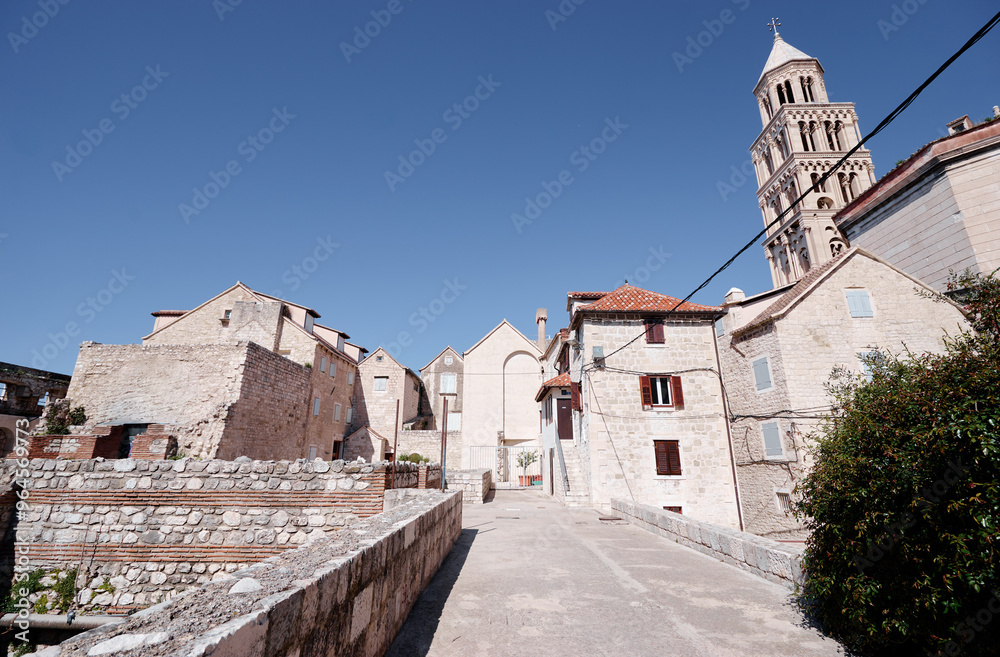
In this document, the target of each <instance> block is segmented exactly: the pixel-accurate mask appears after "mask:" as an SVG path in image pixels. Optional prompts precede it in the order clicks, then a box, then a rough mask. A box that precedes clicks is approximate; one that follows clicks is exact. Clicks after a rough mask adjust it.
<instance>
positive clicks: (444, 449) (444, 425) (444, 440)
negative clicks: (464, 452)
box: [441, 397, 448, 491]
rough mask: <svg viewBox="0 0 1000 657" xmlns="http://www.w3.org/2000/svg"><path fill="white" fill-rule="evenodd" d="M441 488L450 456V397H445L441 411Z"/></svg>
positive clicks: (442, 487) (442, 488)
mask: <svg viewBox="0 0 1000 657" xmlns="http://www.w3.org/2000/svg"><path fill="white" fill-rule="evenodd" d="M441 415H442V420H441V490H442V491H443V490H444V484H445V460H446V459H447V458H448V398H447V397H445V398H444V411H442V413H441Z"/></svg>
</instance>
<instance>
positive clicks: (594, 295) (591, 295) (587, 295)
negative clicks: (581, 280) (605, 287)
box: [566, 292, 607, 299]
mask: <svg viewBox="0 0 1000 657" xmlns="http://www.w3.org/2000/svg"><path fill="white" fill-rule="evenodd" d="M605 294H607V292H567V293H566V296H568V297H574V298H576V299H600V298H601V297H603V296H604V295H605Z"/></svg>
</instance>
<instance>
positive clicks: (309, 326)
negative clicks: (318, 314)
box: [302, 313, 315, 333]
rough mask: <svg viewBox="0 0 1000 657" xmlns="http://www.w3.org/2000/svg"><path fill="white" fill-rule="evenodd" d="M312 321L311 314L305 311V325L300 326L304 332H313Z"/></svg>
mask: <svg viewBox="0 0 1000 657" xmlns="http://www.w3.org/2000/svg"><path fill="white" fill-rule="evenodd" d="M314 321H315V320H314V319H313V316H312V315H310V314H308V313H307V314H306V321H305V325H304V326H303V327H302V328H304V329H305V330H306V333H312V332H313V322H314Z"/></svg>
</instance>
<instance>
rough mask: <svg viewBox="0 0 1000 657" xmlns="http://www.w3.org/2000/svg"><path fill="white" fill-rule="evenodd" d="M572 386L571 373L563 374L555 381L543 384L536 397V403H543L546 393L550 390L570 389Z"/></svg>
mask: <svg viewBox="0 0 1000 657" xmlns="http://www.w3.org/2000/svg"><path fill="white" fill-rule="evenodd" d="M569 384H570V380H569V372H563V373H562V374H560V375H559V376H557V377H556V378H554V379H549V380H548V381H546V382H545V383H543V384H542V387H541V388H539V389H538V393H537V394H536V395H535V401H542V399H543V398H544V397H545V392H546V391H547V390H548V389H549V388H568V387H569Z"/></svg>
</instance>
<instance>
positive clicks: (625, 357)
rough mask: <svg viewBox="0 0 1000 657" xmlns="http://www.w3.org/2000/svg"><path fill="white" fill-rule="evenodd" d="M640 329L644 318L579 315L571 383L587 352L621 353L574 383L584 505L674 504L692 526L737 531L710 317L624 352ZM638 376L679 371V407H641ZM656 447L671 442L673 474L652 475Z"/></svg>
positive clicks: (673, 324) (672, 323) (673, 322)
mask: <svg viewBox="0 0 1000 657" xmlns="http://www.w3.org/2000/svg"><path fill="white" fill-rule="evenodd" d="M643 330H644V324H643V321H642V320H639V319H634V318H628V317H625V316H621V317H601V318H598V317H586V316H584V318H583V319H582V320H581V321H580V322H579V325H578V332H577V334H578V335H579V337H578V338H577V339H578V340H579V341H580V344H581V349H579V350H574V351H576V352H577V353H576V355H575V356H574V359H573V361H572V364H571V371H572V373H573V374H574V375H575V376H580V375H579V372H580V369H581V367H582V366H583V365H584V364H585V362H587V361H589V360H590V358H589V356H590V355H591V353H592V349H593V347H594V346H602V347H603V348H604V353H605V354H608V353H611V352H614V351H615V350H616V349H618V348H621V347H624V348H623V349H622V351H620V352H618V353H616V354H615V355H614V358H613V360H612V359H609V360H608V363H607V364H608V367H606V368H600V367H596V368H593V369H590V370H589V371H588V372H587V373H586V374H585V375H584V376H583V377H582V379H581V382H580V385H581V396H580V399H581V412H580V413H574V415H575V416H577V418H576V421H577V422H578V426H579V430H578V432H576V433H575V435H576V436H577V439H575V440H574V442H575V443H576V446H577V449H578V452H579V454H580V456H581V461H582V462H583V465H584V468H585V470H586V471H587V473H588V475H589V477H588V479H589V484H590V493H591V500H592V503H593V505H594V506H596V507H597V508H599V509H603V510H608V509H610V507H611V500H612V498H624V499H631V500H635V501H636V502H639V503H643V504H650V505H653V506H656V507H659V508H662V507H664V506H678V507H681V508H682V510H683V513H684V514H685V515H689V516H691V517H693V518H696V519H698V520H704V521H707V522H712V523H715V524H718V525H721V526H723V527H738V526H739V525H738V511H737V507H736V499H735V491H734V488H735V487H734V481H733V472H732V464H731V459H730V448H729V435H728V431H727V423H726V416H725V413H724V406H723V399H722V386H721V382H720V380H719V377H718V376H717V374H716V373H715V371H717V370H718V361H717V358H716V346H715V339H714V332H713V323H712V319H711V318H706V319H701V320H699V319H694V318H686V319H682V318H677V319H668V320H667V321H666V324H665V325H664V338H665V340H664V343H663V344H647V342H646V341H645V340H644V339H642V338H640V339H639V340H637V341H634V342H632V343H631V344H630V345H628V346H625V345H626V343H628V342H629V341H630V340H633V338H635V337H636V336H637V335H641V334H642V333H643ZM612 367H613V368H614V369H612ZM639 373H650V374H652V373H663V374H670V373H679V374H677V376H679V377H680V379H681V385H682V386H683V400H684V401H683V405H682V406H675V407H670V408H666V407H665V408H662V409H651V410H644V409H643V400H642V397H641V390H640V380H639V377H640V375H639ZM657 440H668V441H674V440H676V441H678V443H679V451H680V462H681V474H680V475H677V476H674V475H658V474H657V465H656V454H655V449H654V441H657ZM563 442H566V441H563Z"/></svg>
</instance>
